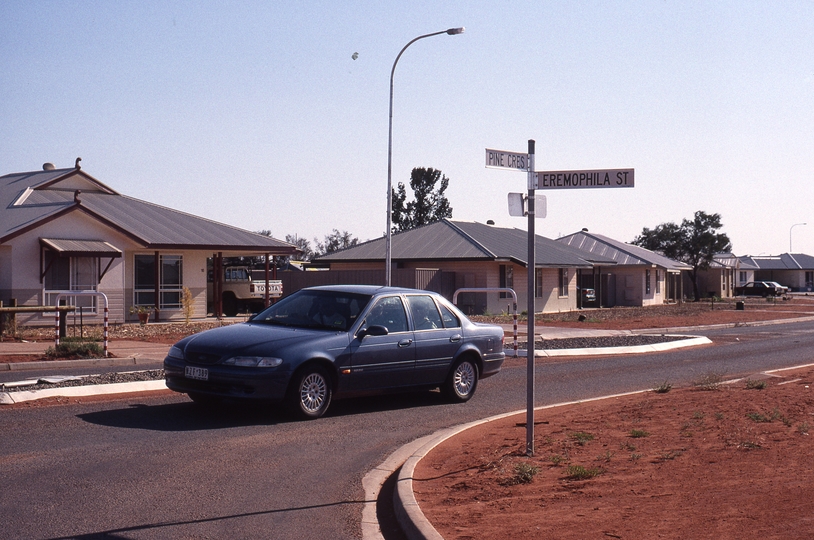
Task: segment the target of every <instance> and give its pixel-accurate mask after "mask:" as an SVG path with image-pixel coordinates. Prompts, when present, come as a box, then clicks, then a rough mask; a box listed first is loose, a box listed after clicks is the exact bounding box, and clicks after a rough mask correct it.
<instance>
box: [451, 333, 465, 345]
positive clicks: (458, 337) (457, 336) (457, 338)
mask: <svg viewBox="0 0 814 540" xmlns="http://www.w3.org/2000/svg"><path fill="white" fill-rule="evenodd" d="M461 339H463V336H461V334H455V335H454V336H450V337H449V342H450V343H458V342H459V341H461Z"/></svg>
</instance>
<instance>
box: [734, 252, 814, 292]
mask: <svg viewBox="0 0 814 540" xmlns="http://www.w3.org/2000/svg"><path fill="white" fill-rule="evenodd" d="M739 259H740V261H741V264H748V265H750V266H752V267H754V268H755V271H754V280H755V281H777V282H778V283H780V284H781V285H784V286H786V287H788V288H789V289H791V290H792V291H793V292H812V291H814V257H812V256H811V255H806V254H805V253H782V254H780V255H770V256H763V255H761V256H757V257H752V256H749V255H745V256H742V257H739ZM750 281H752V280H750Z"/></svg>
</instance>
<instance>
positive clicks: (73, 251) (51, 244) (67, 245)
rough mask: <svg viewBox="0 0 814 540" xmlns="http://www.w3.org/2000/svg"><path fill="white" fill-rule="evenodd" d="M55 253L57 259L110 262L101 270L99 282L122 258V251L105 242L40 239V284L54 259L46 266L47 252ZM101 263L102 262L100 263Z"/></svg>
mask: <svg viewBox="0 0 814 540" xmlns="http://www.w3.org/2000/svg"><path fill="white" fill-rule="evenodd" d="M46 249H47V250H50V251H53V252H54V253H55V254H56V256H57V257H98V258H99V259H107V258H109V259H110V261H109V262H108V263H107V266H106V267H105V269H104V270H102V269H101V266H100V268H99V280H101V279H102V277H103V276H104V275H105V274H106V273H107V271H108V270H109V269H110V265H111V264H113V260H114V259H119V258H121V256H122V250H120V249H119V248H117V247H116V246H114V245H113V244H111V243H109V242H105V241H104V240H73V239H67V238H40V283H42V281H43V279H44V278H45V274H46V273H47V272H48V268H50V266H51V263H53V259H52V260H51V262H50V263H48V265H47V266H45V256H44V252H45V250H46ZM100 262H101V261H100Z"/></svg>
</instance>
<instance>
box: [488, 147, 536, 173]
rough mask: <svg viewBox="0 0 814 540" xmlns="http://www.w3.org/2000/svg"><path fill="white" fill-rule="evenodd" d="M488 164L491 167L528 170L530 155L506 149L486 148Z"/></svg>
mask: <svg viewBox="0 0 814 540" xmlns="http://www.w3.org/2000/svg"><path fill="white" fill-rule="evenodd" d="M486 166H487V167H488V168H490V169H512V170H515V171H528V168H529V155H528V154H520V153H518V152H506V151H504V150H492V149H490V148H487V149H486Z"/></svg>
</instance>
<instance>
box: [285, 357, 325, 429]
mask: <svg viewBox="0 0 814 540" xmlns="http://www.w3.org/2000/svg"><path fill="white" fill-rule="evenodd" d="M293 382H294V384H292V385H291V388H290V390H289V393H288V408H289V410H290V411H291V412H292V413H293V414H294V415H295V416H297V417H298V418H302V419H305V420H313V419H315V418H319V417H321V416H322V415H324V414H325V411H327V410H328V406H329V405H330V404H331V395H332V390H331V379H330V376H329V375H328V373H327V371H325V369H324V368H322V367H320V366H313V367H309V368H306V369H305V370H303V371H301V372H299V373H298V374H297V376H296V377H295V379H294V381H293Z"/></svg>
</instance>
